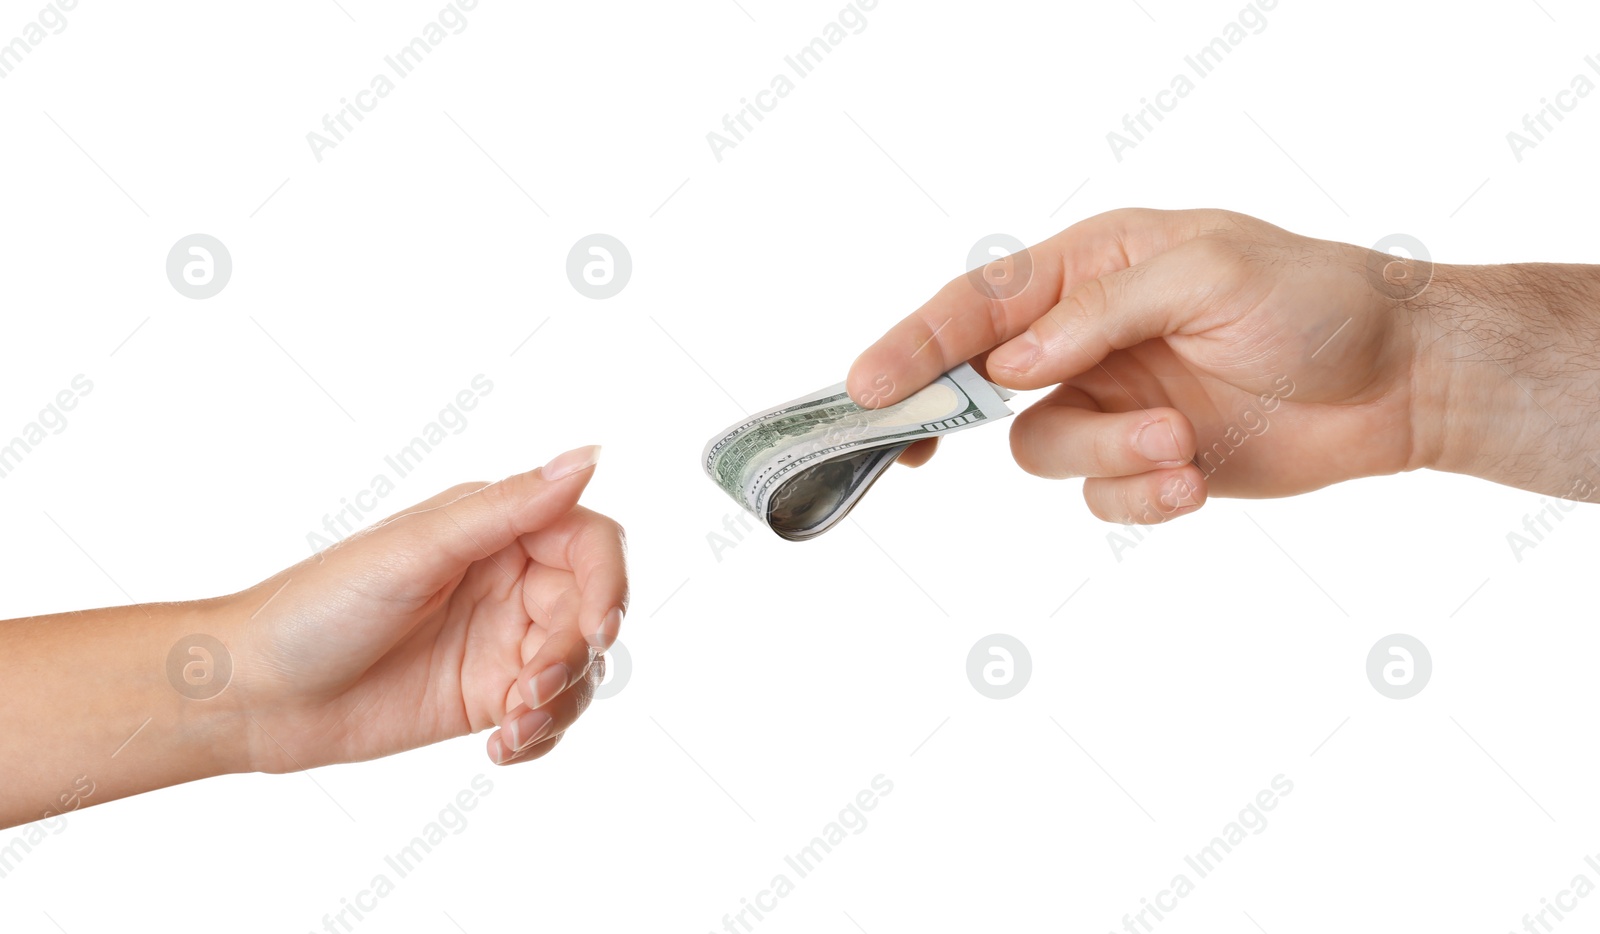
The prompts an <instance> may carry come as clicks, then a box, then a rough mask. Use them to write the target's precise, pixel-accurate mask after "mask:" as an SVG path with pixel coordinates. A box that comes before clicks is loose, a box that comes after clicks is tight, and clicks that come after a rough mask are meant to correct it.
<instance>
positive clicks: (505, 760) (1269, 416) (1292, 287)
mask: <svg viewBox="0 0 1600 934" xmlns="http://www.w3.org/2000/svg"><path fill="white" fill-rule="evenodd" d="M1028 258H1029V261H1030V264H1031V267H1032V268H1031V275H1030V276H1029V278H1028V279H1027V284H1026V287H1024V288H1020V289H1019V290H1016V291H1009V290H998V291H997V290H996V289H994V288H984V287H980V285H978V284H976V283H975V281H974V280H973V279H972V278H969V277H962V278H960V279H957V280H955V281H953V282H951V283H950V284H949V285H947V286H945V288H944V289H942V290H941V291H940V292H939V293H938V294H937V295H936V296H934V297H933V298H932V299H931V300H930V301H928V303H927V304H925V305H923V306H922V307H921V308H919V309H918V310H917V311H916V312H914V313H913V314H912V315H911V316H910V317H908V318H906V319H905V320H904V321H901V322H900V323H899V324H897V325H895V326H894V327H893V328H892V329H891V330H890V331H889V332H888V333H887V334H886V335H884V337H883V338H882V339H880V340H879V341H878V342H877V343H875V344H874V345H873V346H872V347H870V348H868V349H867V351H866V352H865V353H863V354H862V355H861V356H860V358H858V359H857V360H856V362H855V365H854V366H853V367H852V369H851V372H850V376H849V384H848V385H849V389H850V393H851V395H852V397H854V398H855V399H856V401H857V402H859V403H861V404H862V405H865V406H867V407H869V408H871V407H877V406H881V405H887V404H891V403H894V402H897V401H899V400H900V399H902V398H905V397H906V396H907V395H910V394H911V393H912V392H914V391H916V390H917V389H919V388H921V387H922V386H925V385H927V384H928V383H929V382H931V381H932V380H933V379H934V378H936V377H937V376H938V375H939V374H940V373H943V372H945V371H946V370H949V369H950V368H951V367H954V366H956V365H957V364H959V363H961V362H962V361H964V360H969V359H971V360H973V361H975V363H976V364H977V365H978V366H979V368H980V369H982V370H984V371H986V373H987V375H988V376H989V378H991V379H993V380H995V381H996V382H999V383H1001V384H1003V385H1006V386H1009V387H1011V388H1014V389H1018V390H1027V389H1042V388H1046V387H1055V388H1053V389H1052V390H1051V392H1050V393H1049V394H1047V395H1046V396H1045V397H1044V398H1043V399H1041V400H1040V401H1039V402H1038V403H1036V404H1035V405H1033V406H1032V407H1030V408H1029V409H1027V410H1026V411H1024V412H1023V413H1022V414H1020V415H1019V416H1018V417H1017V418H1016V420H1015V422H1014V423H1013V425H1012V431H1011V442H1012V452H1013V455H1014V456H1015V458H1016V460H1017V462H1018V464H1020V465H1021V466H1022V467H1023V469H1025V470H1027V471H1029V472H1030V473H1034V474H1038V475H1040V476H1045V477H1084V478H1086V479H1085V482H1084V484H1083V493H1084V497H1085V499H1086V500H1087V501H1088V504H1089V508H1090V510H1091V511H1092V512H1093V513H1094V514H1095V515H1096V516H1099V517H1100V518H1102V519H1107V520H1111V521H1117V522H1130V523H1155V522H1165V521H1168V520H1170V519H1172V518H1175V517H1177V516H1181V515H1185V514H1187V513H1190V512H1193V511H1195V510H1196V509H1198V508H1200V506H1201V505H1203V504H1204V503H1205V501H1206V498H1207V497H1208V496H1209V495H1211V494H1213V493H1215V494H1217V495H1221V496H1240V497H1266V496H1286V495H1291V494H1295V493H1301V492H1305V491H1308V490H1314V489H1317V488H1319V487H1323V486H1326V485H1328V484H1331V483H1336V482H1339V481H1341V480H1347V479H1352V478H1356V477H1364V476H1372V475H1378V474H1388V473H1395V472H1398V471H1402V470H1414V469H1418V468H1422V467H1428V468H1433V469H1438V470H1446V471H1452V472H1456V473H1463V474H1470V475H1473V476H1478V477H1483V478H1485V479H1489V480H1493V481H1496V482H1499V483H1504V484H1508V485H1512V486H1517V487H1521V488H1523V489H1528V490H1534V491H1538V492H1541V493H1546V494H1550V495H1553V496H1560V497H1565V498H1570V499H1580V500H1593V499H1595V498H1597V496H1600V461H1597V460H1596V457H1597V456H1600V455H1597V451H1600V437H1597V431H1600V429H1597V428H1596V425H1597V424H1600V419H1597V418H1596V415H1597V410H1600V393H1597V389H1596V379H1595V373H1596V370H1597V366H1596V364H1597V359H1596V358H1597V357H1600V267H1593V266H1572V265H1567V266H1563V265H1550V264H1525V265H1508V266H1443V265H1439V266H1433V267H1429V266H1427V265H1426V264H1421V263H1414V262H1413V263H1408V262H1403V261H1397V260H1394V259H1393V258H1390V257H1387V256H1384V255H1381V254H1375V253H1374V252H1373V251H1370V250H1366V249H1362V248H1359V247H1354V246H1350V245H1347V244H1341V243H1334V242H1330V241H1325V240H1314V239H1310V238H1307V237H1301V236H1297V235H1295V234H1291V233H1289V232H1287V231H1284V230H1281V229H1279V228H1277V227H1273V226H1272V225H1270V224H1267V223H1265V222H1262V221H1259V220H1256V219H1254V218H1250V217H1245V216H1243V215H1238V214H1231V213H1228V212H1224V211H1179V212H1167V211H1143V210H1127V211H1116V212H1112V213H1109V214H1104V215H1100V216H1098V217H1094V218H1091V219H1089V220H1086V221H1083V222H1082V223H1080V224H1077V225H1075V226H1073V227H1072V228H1069V229H1068V230H1066V231H1063V232H1062V233H1061V234H1058V235H1057V236H1055V237H1052V238H1051V239H1050V240H1047V241H1045V242H1044V243H1041V244H1038V245H1036V246H1034V247H1032V248H1030V249H1029V250H1028ZM1013 262H1014V261H1013ZM1263 426H1264V427H1263ZM1241 428H1242V429H1243V431H1242V432H1241ZM1219 445H1220V447H1219ZM931 454H932V445H931V444H923V445H918V446H915V447H913V448H912V449H911V450H909V451H907V452H906V454H905V456H903V457H902V460H903V461H905V462H907V463H911V464H916V463H921V462H923V461H926V460H927V458H928V457H929V456H930V455H931ZM596 456H597V450H596V449H589V448H583V449H579V450H577V451H572V452H568V453H567V454H564V455H561V456H560V457H558V458H556V459H555V460H554V461H552V462H551V463H550V464H548V465H546V466H545V467H544V468H542V469H541V470H539V471H533V472H530V473H527V474H520V475H518V476H515V477H511V478H508V479H506V480H503V481H500V482H499V483H495V484H489V485H484V484H469V485H466V486H463V487H457V488H455V489H452V490H448V491H446V492H444V493H442V494H440V495H439V496H437V497H434V498H433V499H431V500H428V501H426V502H424V503H421V504H419V505H417V506H416V507H414V508H412V509H410V510H407V511H405V512H403V513H401V514H400V515H398V516H395V517H392V518H391V519H389V520H386V521H385V522H383V523H380V524H379V525H377V526H375V527H373V528H372V529H369V530H367V531H365V532H363V533H361V534H359V535H357V536H354V537H352V538H351V539H349V540H347V541H345V542H341V543H340V544H339V545H337V546H335V547H333V548H331V549H329V550H328V551H326V552H324V553H323V554H322V555H320V556H317V557H315V558H311V559H308V560H307V561H304V562H302V563H301V564H299V565H296V566H295V567H292V568H289V569H288V570H286V571H284V572H282V573H280V574H277V575H274V576H273V577H271V578H269V579H267V580H266V581H263V582H262V583H260V584H258V585H257V586H255V587H252V588H250V589H248V590H245V591H241V592H240V593H237V594H233V595H230V596H226V597H219V598H216V599H213V600H203V601H197V602H192V603H174V604H153V605H146V606H134V607H119V608H114V609H105V610H93V611H88V612H82V613H69V614H62V615H58V616H48V617H37V618H33V619H24V620H14V621H11V622H6V623H0V684H3V685H5V690H4V691H0V723H3V724H5V727H4V730H3V731H0V763H3V764H4V769H5V774H4V780H3V781H0V826H10V825H15V824H20V823H25V822H29V821H35V820H40V819H41V818H47V817H51V816H54V815H57V814H59V813H61V812H63V811H64V810H69V809H75V808H77V807H82V806H88V805H93V804H99V803H103V802H105V801H110V800H114V799H116V798H120V797H125V796H127V795H132V794H137V793H139V792H142V791H147V790H150V789H154V788H160V787H164V786H167V785H174V784H179V783H182V782H187V781H193V780H196V779H200V778H204V777H207V776H210V775H220V774H224V773H231V772H244V771H261V772H288V771H295V770H299V769H304V768H310V767H313V766H317V765H323V764H328V763H333V762H348V761H357V760H363V759H371V758H375V757H378V756H384V755H389V754H392V753H395V752H399V751H402V750H405V749H411V748H415V747H417V746H422V745H426V744H429V743H434V742H439V741H441V740H444V739H449V738H452V737H457V736H463V735H466V734H468V733H476V732H479V731H482V730H492V732H491V733H490V735H489V737H488V740H487V748H486V751H487V754H488V756H489V758H490V760H491V761H493V762H495V763H497V764H513V763H520V762H528V761H532V760H534V759H537V758H539V757H540V756H542V755H544V754H545V753H547V752H549V751H550V749H551V748H553V747H554V746H555V745H556V743H558V742H559V741H560V739H561V737H562V736H563V735H564V733H565V731H566V729H567V728H568V727H569V726H571V725H572V723H573V722H574V721H575V720H576V719H577V717H578V715H579V714H580V713H582V711H583V710H584V709H585V707H586V706H587V704H588V702H589V700H590V698H591V697H592V694H593V688H594V684H595V682H596V681H597V679H598V665H597V663H596V659H597V658H598V657H599V653H601V652H602V651H603V650H604V649H605V648H608V647H609V646H610V645H611V644H612V642H613V641H614V640H615V639H616V637H617V630H618V627H619V626H620V625H621V622H622V615H623V613H624V611H625V610H626V607H627V577H626V571H625V567H624V555H623V552H624V546H623V537H622V532H621V529H620V528H619V527H618V526H617V525H616V523H614V522H612V521H611V520H610V519H607V518H605V517H604V516H600V515H598V514H595V513H593V512H590V511H588V510H586V509H583V508H582V507H580V506H578V505H577V502H578V497H579V495H580V494H581V493H582V491H583V488H584V486H585V485H586V484H587V483H588V481H589V479H590V478H591V477H592V475H593V467H594V459H595V457H596ZM194 634H206V635H210V636H212V637H214V638H216V639H217V640H218V641H219V642H220V643H221V644H222V645H223V646H224V647H225V648H226V652H227V656H228V658H229V659H230V661H231V664H232V669H233V670H232V673H231V678H230V680H229V681H228V683H227V685H226V687H225V688H224V689H222V690H221V692H220V693H217V694H215V695H214V696H210V697H206V698H204V699H196V698H194V697H190V696H186V695H185V694H184V693H183V692H182V691H181V690H180V689H179V688H178V687H177V686H176V685H175V684H174V682H173V680H172V676H171V675H170V673H169V668H170V665H169V661H170V656H171V654H172V651H173V648H174V646H179V645H182V644H183V641H184V640H185V639H187V638H188V637H190V636H192V635H194ZM181 658H182V657H180V660H181ZM85 788H91V789H92V790H91V791H89V792H88V793H87V794H86V793H85V791H84V789H85Z"/></svg>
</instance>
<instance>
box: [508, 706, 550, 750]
mask: <svg viewBox="0 0 1600 934" xmlns="http://www.w3.org/2000/svg"><path fill="white" fill-rule="evenodd" d="M554 722H555V720H554V718H553V717H551V716H550V715H549V714H547V713H545V712H544V711H542V710H525V711H523V712H522V713H521V714H518V715H517V718H516V719H515V720H512V721H511V723H510V724H509V725H508V729H509V730H510V732H511V742H510V748H511V751H512V752H521V751H522V750H524V749H526V748H528V746H530V745H532V744H533V743H536V742H538V741H539V740H540V739H542V738H544V734H545V733H547V732H549V731H550V724H551V723H554Z"/></svg>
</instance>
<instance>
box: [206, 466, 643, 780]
mask: <svg viewBox="0 0 1600 934" xmlns="http://www.w3.org/2000/svg"><path fill="white" fill-rule="evenodd" d="M598 455H599V448H580V449H578V450H575V451H571V452H569V453H567V454H563V455H561V456H560V457H558V458H556V459H555V460H554V461H552V462H551V463H550V464H548V465H547V466H545V467H544V468H543V469H541V470H539V471H534V472H531V473H525V474H520V475H517V476H514V477H510V478H508V479H505V480H502V481H500V482H498V483H492V484H482V483H474V484H467V485H464V486H459V487H455V488H453V489H450V490H447V491H445V492H444V493H441V494H439V495H438V496H435V497H434V498H432V499H430V500H427V501H426V502H423V503H419V504H418V505H416V506H414V507H412V508H411V509H408V510H406V511H404V512H402V513H400V514H399V515H396V516H394V517H391V518H389V519H387V520H385V521H383V522H380V523H378V524H377V525H375V526H373V527H372V528H370V529H367V530H365V531H363V532H361V533H359V534H357V535H355V536H353V537H351V538H349V539H347V540H345V541H343V542H341V543H339V544H338V545H335V546H334V547H332V548H329V549H328V550H327V551H325V552H323V553H322V554H320V555H317V556H315V557H313V558H310V559H308V560H306V561H304V562H302V563H300V564H298V565H296V566H294V567H292V568H289V569H288V570H286V571H284V572H282V573H280V574H277V575H275V576H273V577H271V578H269V579H267V580H265V581H263V582H262V583H261V584H259V585H257V586H256V587H252V588H250V589H249V590H246V591H244V592H242V593H239V594H235V595H233V596H231V597H227V598H224V599H223V600H222V601H219V602H220V603H221V604H222V607H219V608H218V609H219V610H220V612H221V618H222V619H227V620H231V623H230V629H231V632H230V633H229V634H226V635H223V636H222V640H223V642H224V644H225V645H227V646H228V648H229V650H230V652H231V654H232V661H233V677H232V683H231V684H230V685H229V687H228V688H227V692H226V694H224V695H223V696H221V697H218V698H217V699H218V700H219V701H220V700H223V699H224V697H226V696H227V694H231V695H232V698H231V705H232V706H234V707H235V708H236V709H237V710H238V712H239V714H240V717H241V720H242V723H241V729H242V731H243V735H244V736H246V737H247V738H248V745H247V753H248V758H249V768H251V769H252V770H256V771H264V772H286V771H292V770H296V769H303V768H310V767H312V766H316V765H323V764H325V763H330V762H348V761H356V760H362V759H371V758H374V757H377V756H384V755H389V754H391V753H395V752H400V751H402V750H406V749H411V748H414V747H417V746H424V745H427V744H429V743H435V742H439V741H440V740H444V739H450V738H453V737H456V736H462V735H465V734H467V733H474V732H477V731H479V730H483V729H486V728H488V727H496V726H497V727H499V729H498V730H496V731H495V732H494V733H492V734H491V735H490V736H489V739H488V754H489V758H490V759H492V760H493V761H494V762H496V763H499V764H507V763H511V762H526V761H531V760H533V759H537V758H539V757H540V756H542V755H544V754H545V753H547V752H549V751H550V750H551V749H552V748H553V747H554V746H555V745H556V743H557V742H559V741H560V739H561V736H562V735H563V733H564V732H565V731H566V729H567V728H568V727H570V726H571V725H572V723H573V721H574V720H576V719H577V717H578V715H579V714H580V713H582V712H583V710H584V708H585V707H587V706H588V703H589V700H590V697H591V695H592V694H593V690H594V686H595V684H597V683H598V680H599V677H600V666H599V665H597V664H596V663H595V660H596V658H597V657H599V654H600V653H601V652H603V651H605V649H607V648H609V647H610V645H611V643H612V642H613V641H615V639H616V638H617V630H618V627H619V626H620V625H621V624H622V616H623V613H624V612H625V610H626V609H627V603H628V587H627V576H626V572H625V570H624V544H623V534H622V529H621V528H620V527H619V526H618V525H617V524H616V523H615V522H613V521H611V520H610V519H608V518H606V517H605V516H602V515H599V514H597V513H594V512H590V511H589V510H587V509H584V508H583V507H581V506H578V505H577V502H578V497H579V495H580V494H581V493H582V492H583V489H584V487H585V486H586V485H587V484H588V482H589V479H590V478H591V477H592V476H593V473H594V470H593V467H594V463H595V459H596V458H597V457H598Z"/></svg>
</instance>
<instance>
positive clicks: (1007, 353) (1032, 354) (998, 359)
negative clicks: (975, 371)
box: [989, 331, 1044, 373]
mask: <svg viewBox="0 0 1600 934" xmlns="http://www.w3.org/2000/svg"><path fill="white" fill-rule="evenodd" d="M1043 353H1044V347H1043V346H1042V345H1040V343H1039V337H1038V335H1036V334H1034V333H1033V332H1032V331H1023V332H1022V333H1021V334H1018V335H1017V336H1016V337H1015V338H1014V339H1012V340H1010V341H1007V342H1006V343H1004V344H1002V345H1000V347H998V348H997V349H996V350H995V352H994V353H992V354H990V355H989V366H991V367H999V368H1000V369H1002V370H1011V371H1012V372H1015V373H1026V372H1027V371H1029V370H1031V369H1033V365H1034V364H1035V363H1037V362H1039V357H1040V356H1041V355H1042V354H1043Z"/></svg>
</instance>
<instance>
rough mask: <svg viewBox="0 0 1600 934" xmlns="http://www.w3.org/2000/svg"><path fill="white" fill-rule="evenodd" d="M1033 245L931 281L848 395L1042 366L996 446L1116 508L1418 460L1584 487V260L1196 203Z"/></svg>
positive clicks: (857, 374) (1596, 310) (1591, 300)
mask: <svg viewBox="0 0 1600 934" xmlns="http://www.w3.org/2000/svg"><path fill="white" fill-rule="evenodd" d="M1027 259H1028V262H1029V263H1031V267H1032V273H1031V277H1029V278H1028V280H1027V284H1026V286H1025V287H1021V288H1015V287H1012V288H995V287H992V286H984V285H983V281H982V280H975V279H974V278H972V277H962V278H959V279H956V280H954V281H952V282H951V283H949V284H948V285H946V286H945V287H944V288H943V289H942V290H940V292H939V293H938V294H937V295H935V296H934V297H933V298H932V299H930V300H929V301H928V302H927V303H926V304H924V305H923V306H922V307H921V308H919V309H917V310H916V311H915V312H914V313H912V314H911V315H910V316H909V317H907V318H906V319H904V320H903V321H901V322H900V323H898V324H896V325H895V326H894V327H893V328H891V329H890V330H889V332H888V333H887V334H885V335H884V336H883V337H882V338H881V339H879V340H878V341H877V342H876V343H875V344H873V345H872V346H871V347H869V348H868V349H867V350H866V351H865V352H864V353H862V354H861V356H860V357H859V358H857V359H856V361H855V363H854V365H853V366H852V367H851V370H850V375H849V382H848V387H849V391H850V394H851V396H852V397H853V398H854V399H855V400H856V402H858V403H859V404H861V405H864V406H867V407H877V406H881V405H889V404H892V403H894V402H897V401H899V400H900V399H903V398H905V396H907V395H909V394H910V393H912V392H915V391H916V390H917V389H919V388H921V387H922V386H924V385H926V384H928V383H929V382H930V381H932V380H933V379H934V378H935V377H937V376H938V374H940V373H942V372H944V371H946V370H948V369H950V368H951V367H953V366H956V365H957V364H959V363H961V362H962V361H966V360H972V361H973V362H974V363H975V365H977V366H978V367H979V369H980V370H982V371H986V373H987V375H988V377H989V378H990V379H992V380H993V381H995V382H997V383H999V384H1001V385H1003V386H1007V387H1009V388H1012V389H1018V390H1028V389H1043V388H1047V387H1054V388H1052V389H1051V391H1050V392H1049V393H1048V394H1047V395H1046V396H1044V397H1043V398H1042V399H1040V400H1039V401H1038V402H1037V403H1035V404H1034V405H1033V406H1031V407H1030V408H1028V409H1027V410H1026V411H1024V412H1022V413H1021V414H1020V415H1018V416H1017V418H1016V420H1015V422H1014V423H1013V425H1012V429H1011V450H1012V454H1013V456H1014V457H1015V459H1016V461H1017V463H1018V464H1019V465H1020V466H1021V467H1022V468H1023V469H1024V470H1026V471H1027V472H1029V473H1032V474H1036V475H1038V476H1042V477H1052V478H1066V477H1082V478H1085V479H1084V483H1083V496H1084V499H1085V500H1086V501H1087V502H1088V506H1089V509H1090V511H1091V512H1092V513H1093V514H1094V515H1095V516H1097V517H1099V518H1101V519H1105V520H1108V521H1112V522H1123V523H1130V524H1134V523H1137V524H1153V523H1159V522H1166V521H1169V520H1171V519H1174V518H1177V517H1179V516H1183V515H1187V514H1189V513H1192V512H1194V511H1195V510H1197V509H1199V508H1200V507H1201V506H1202V505H1204V503H1205V501H1206V499H1207V497H1208V496H1211V495H1213V494H1215V495H1218V496H1233V497H1274V496H1287V495H1292V494H1296V493H1303V492H1306V491H1309V490H1315V489H1318V488H1320V487H1324V486H1327V485H1329V484H1332V483H1337V482H1339V481H1342V480H1349V479H1354V478H1357V477H1368V476H1374V475H1380V474H1392V473H1397V472H1400V471H1405V470H1416V469H1418V468H1424V467H1426V468H1432V469H1435V470H1444V471H1450V472H1454V473H1461V474H1469V475H1472V476H1476V477H1481V478H1484V479H1487V480H1492V481H1495V482H1498V483H1503V484H1507V485H1510V486H1515V487H1520V488H1522V489H1527V490H1532V491H1536V492H1539V493H1545V494H1549V495H1552V496H1558V497H1563V498H1567V499H1574V500H1589V501H1593V500H1595V499H1597V498H1600V417H1597V416H1600V388H1597V382H1596V373H1597V369H1600V267H1596V266H1578V265H1555V264H1517V265H1503V266H1446V265H1432V266H1430V265H1429V264H1428V263H1426V262H1419V261H1407V260H1404V259H1400V258H1397V257H1393V256H1390V255H1388V254H1381V253H1376V252H1374V251H1372V250H1368V249H1364V248H1361V247H1355V246H1351V245H1349V244H1344V243H1336V242H1331V241H1327V240H1315V239H1311V238H1309V237H1302V236H1298V235H1296V234H1292V233H1289V232H1288V231H1286V230H1282V229H1280V228H1277V227H1274V226H1272V225H1271V224H1268V223H1266V222H1264V221H1260V220H1257V219H1255V218H1253V217H1247V216H1245V215H1241V214H1234V213H1230V212H1227V211H1211V210H1201V211H1153V210H1139V209H1130V210H1121V211H1113V212H1110V213H1107V214H1102V215H1099V216H1097V217H1093V218H1090V219H1088V220H1085V221H1083V222H1081V223H1079V224H1077V225H1074V226H1073V227H1071V228H1068V229H1067V230H1065V231H1063V232H1061V233H1060V234H1057V235H1056V236H1054V237H1051V238H1050V239H1048V240H1046V241H1044V242H1043V243H1040V244H1037V245H1035V246H1033V247H1031V248H1030V249H1029V250H1028V251H1027ZM1000 262H1005V261H1000ZM1011 262H1012V264H1013V267H1012V268H1013V269H1014V268H1015V263H1016V262H1017V261H1016V260H1012V261H1011ZM986 272H987V270H986ZM1006 275H1007V270H1004V269H998V268H997V269H996V270H994V275H993V277H992V281H999V282H1003V281H1005V277H1006ZM1020 281H1021V279H1020V277H1017V278H1015V279H1014V280H1013V282H1014V283H1020ZM1286 390H1287V391H1286ZM932 453H933V444H932V443H930V442H923V443H921V444H920V445H918V446H914V447H913V448H911V449H909V450H907V451H906V453H905V454H904V455H903V456H902V458H901V460H902V461H903V462H905V463H908V464H911V465H913V466H916V465H918V464H921V463H923V462H925V461H926V460H927V459H928V458H929V457H930V456H931V455H932Z"/></svg>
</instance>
